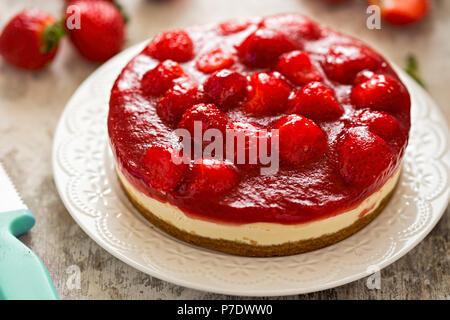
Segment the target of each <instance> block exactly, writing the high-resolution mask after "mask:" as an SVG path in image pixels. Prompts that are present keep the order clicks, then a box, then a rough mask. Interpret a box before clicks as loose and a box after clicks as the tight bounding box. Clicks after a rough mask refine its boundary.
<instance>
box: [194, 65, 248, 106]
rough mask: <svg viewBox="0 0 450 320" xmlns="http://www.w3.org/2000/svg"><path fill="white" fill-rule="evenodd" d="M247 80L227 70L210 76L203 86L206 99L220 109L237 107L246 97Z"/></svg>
mask: <svg viewBox="0 0 450 320" xmlns="http://www.w3.org/2000/svg"><path fill="white" fill-rule="evenodd" d="M247 84H248V81H247V78H246V77H244V76H243V75H241V74H240V73H238V72H235V71H230V70H227V69H224V70H220V71H218V72H216V73H214V74H213V75H211V76H210V77H209V78H208V79H207V80H206V81H205V83H204V84H203V89H204V91H205V94H206V95H207V96H208V98H209V99H210V100H211V101H212V102H214V103H216V104H217V105H218V106H219V107H221V108H222V109H228V108H231V107H235V106H237V105H239V104H240V103H241V102H242V101H243V100H244V99H245V97H246V96H247Z"/></svg>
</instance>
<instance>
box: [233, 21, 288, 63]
mask: <svg viewBox="0 0 450 320" xmlns="http://www.w3.org/2000/svg"><path fill="white" fill-rule="evenodd" d="M294 49H296V47H295V45H294V44H293V42H292V41H291V40H289V39H288V37H287V36H285V35H284V34H283V33H281V32H280V31H277V30H272V29H258V30H256V31H255V32H253V33H252V34H250V35H249V36H248V37H247V38H246V39H245V40H244V41H243V42H242V43H241V44H240V45H239V46H238V48H237V50H238V56H239V58H240V59H241V61H242V62H243V63H244V64H246V65H247V66H249V67H261V68H263V67H270V66H274V65H275V64H276V63H277V61H278V58H279V57H280V55H282V54H283V53H285V52H288V51H292V50H294Z"/></svg>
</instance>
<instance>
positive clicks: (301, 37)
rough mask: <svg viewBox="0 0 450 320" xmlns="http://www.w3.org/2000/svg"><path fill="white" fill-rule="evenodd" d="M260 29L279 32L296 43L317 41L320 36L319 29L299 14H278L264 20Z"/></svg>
mask: <svg viewBox="0 0 450 320" xmlns="http://www.w3.org/2000/svg"><path fill="white" fill-rule="evenodd" d="M260 26H261V27H264V28H268V29H274V30H279V31H281V32H283V33H284V34H286V35H287V36H288V37H289V38H290V39H292V40H295V41H296V42H297V43H303V42H304V41H305V40H317V39H319V38H320V36H321V32H320V28H319V27H318V25H317V24H316V23H314V22H312V21H311V20H310V19H308V18H307V17H305V16H302V15H300V14H290V13H288V14H278V15H274V16H270V17H267V18H264V19H263V20H262V21H261V23H260Z"/></svg>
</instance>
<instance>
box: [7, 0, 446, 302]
mask: <svg viewBox="0 0 450 320" xmlns="http://www.w3.org/2000/svg"><path fill="white" fill-rule="evenodd" d="M63 2H64V1H62V0H34V1H33V0H29V1H25V0H20V1H19V0H2V1H1V2H0V25H1V26H2V25H3V24H4V23H6V21H7V20H8V19H9V18H10V17H12V16H13V15H14V14H15V13H17V12H18V11H19V10H21V9H22V8H25V7H29V6H38V7H40V8H42V9H45V10H47V11H49V12H51V13H53V14H55V15H57V14H58V13H60V12H61V10H62V3H63ZM121 2H122V3H123V4H124V6H125V8H126V10H127V11H128V12H129V14H130V16H131V22H130V24H129V26H128V41H127V46H129V45H132V44H134V43H137V42H139V41H142V40H144V39H146V38H148V37H149V36H151V35H153V34H155V33H156V32H158V31H162V30H165V29H170V28H175V27H183V26H188V25H192V24H200V23H209V22H216V21H219V20H224V19H229V18H236V17H248V16H252V15H267V14H272V13H277V12H287V11H296V12H303V13H306V14H308V15H310V16H311V17H313V18H315V19H316V20H318V21H321V22H323V23H325V24H328V25H330V26H332V27H333V28H336V29H339V30H341V31H343V32H346V33H349V34H353V35H355V36H358V37H360V38H361V39H363V40H365V41H367V42H368V43H370V44H371V45H373V46H374V47H375V48H377V49H379V50H380V51H381V52H383V53H384V55H385V56H386V57H387V58H389V59H391V60H392V61H394V62H396V63H397V64H399V65H401V66H403V65H405V60H406V56H407V55H408V54H409V53H412V54H414V55H415V56H416V57H417V59H418V60H419V62H420V69H421V74H422V77H423V80H424V81H425V83H426V85H427V89H428V91H429V92H430V94H431V95H432V96H433V97H434V99H435V100H436V101H437V103H438V105H439V106H440V107H441V108H442V110H443V111H444V113H445V115H446V120H447V122H450V106H449V105H448V104H449V101H450V90H449V83H450V73H449V70H450V41H449V31H450V1H443V0H440V1H438V0H435V1H432V2H433V8H432V12H431V14H430V16H429V17H428V19H427V20H426V21H424V22H423V23H420V24H418V25H416V26H412V27H409V28H404V29H398V28H394V27H389V26H387V25H385V24H383V25H382V29H381V30H369V29H367V28H366V26H365V21H366V18H367V15H366V14H365V9H366V7H365V4H364V3H365V1H362V0H356V1H350V3H348V4H342V5H337V6H330V5H326V4H324V3H322V1H319V0H281V1H277V0H245V1H239V0H232V1H219V0H216V1H215V0H176V1H174V2H173V4H160V5H156V4H152V3H150V2H149V1H145V0H130V1H129V0H121ZM60 49H61V50H60V53H59V55H58V57H57V59H56V61H55V62H54V63H53V64H52V65H51V67H49V68H48V69H46V70H45V71H42V72H39V73H25V72H20V71H17V70H15V69H13V68H11V67H9V66H7V65H6V64H5V63H3V62H0V161H2V162H3V163H4V165H5V167H6V169H7V170H8V171H9V173H10V175H11V177H12V178H13V180H14V181H15V183H16V184H17V187H18V189H19V191H20V192H21V194H22V195H23V198H24V200H25V202H26V203H27V204H28V206H29V207H30V209H31V210H32V211H33V212H34V214H35V216H36V218H37V224H36V226H35V227H34V228H33V229H32V231H31V232H29V233H28V234H26V235H24V236H22V237H21V240H22V241H23V242H25V243H26V244H27V245H28V246H30V248H32V249H33V250H34V251H35V252H36V253H37V254H38V255H39V256H40V257H42V259H43V261H44V263H45V264H46V265H47V267H48V269H49V272H50V274H51V276H52V278H53V279H54V282H55V286H56V288H57V290H58V292H59V294H60V295H61V298H63V299H224V298H229V297H228V296H223V295H217V294H211V293H207V292H201V291H196V290H191V289H187V288H183V287H179V286H176V285H172V284H170V283H167V282H164V281H161V280H158V279H156V278H152V277H150V276H148V275H145V274H143V273H141V272H139V271H137V270H135V269H133V268H132V267H129V266H128V265H126V264H124V263H123V262H121V261H119V260H117V259H116V258H114V257H113V256H111V255H110V254H109V253H107V252H106V251H105V250H103V249H102V248H100V247H99V246H98V245H97V244H96V243H95V242H94V241H92V240H91V239H90V238H89V237H88V236H87V235H86V234H85V233H84V232H83V231H82V230H81V229H80V228H79V227H78V225H77V224H76V223H75V221H74V220H73V219H72V218H71V216H70V215H69V213H68V212H67V211H66V209H65V208H64V206H63V204H62V202H61V200H60V199H59V196H58V194H57V191H56V187H55V184H54V181H53V176H52V167H51V150H52V138H53V134H54V130H55V127H56V124H57V122H58V118H59V116H60V114H61V112H62V110H63V109H64V106H65V104H66V102H67V101H68V99H69V98H70V96H71V95H72V94H73V92H74V91H75V89H76V88H77V87H78V86H79V84H80V83H81V82H82V81H83V79H85V78H86V77H87V76H88V75H89V74H90V73H91V72H92V71H94V70H95V69H96V68H97V65H94V64H90V63H87V62H85V61H83V60H82V59H81V58H80V57H79V56H78V55H77V54H76V53H75V52H74V50H73V48H72V47H71V45H70V44H69V43H68V42H67V41H64V43H63V44H62V45H61V48H60ZM449 211H450V210H449V208H448V209H447V211H446V213H445V215H444V217H443V218H442V220H441V221H440V222H439V224H438V225H437V226H436V227H435V228H434V230H433V231H432V232H431V234H430V235H428V236H427V237H426V239H425V240H424V241H422V243H420V244H419V245H418V246H417V247H416V248H415V249H413V250H412V251H411V252H410V253H408V254H407V255H406V256H405V257H403V258H402V259H400V260H399V261H397V262H396V263H394V264H392V265H391V266H389V267H387V268H385V269H384V270H382V271H381V288H380V289H371V290H370V289H368V288H367V286H366V279H362V280H360V281H356V282H353V283H350V284H347V285H344V286H342V287H338V288H335V289H331V290H326V291H322V292H317V293H312V294H308V295H300V296H291V297H285V298H286V299H405V298H406V299H449V298H450V265H449V253H450V252H449V250H450V247H449V241H448V240H449V239H448V238H449V224H450V219H449ZM77 268H79V270H80V271H81V273H80V287H79V288H77V286H76V281H73V280H74V278H73V272H74V270H75V271H76V269H77ZM75 280H76V278H75Z"/></svg>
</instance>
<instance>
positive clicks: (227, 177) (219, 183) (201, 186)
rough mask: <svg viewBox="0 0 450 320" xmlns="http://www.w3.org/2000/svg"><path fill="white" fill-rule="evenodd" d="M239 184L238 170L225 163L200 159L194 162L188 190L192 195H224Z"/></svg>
mask: <svg viewBox="0 0 450 320" xmlns="http://www.w3.org/2000/svg"><path fill="white" fill-rule="evenodd" d="M238 183H239V175H238V173H237V171H236V168H235V167H234V166H233V165H232V164H230V163H228V162H225V161H222V160H216V159H205V158H202V159H199V160H197V161H195V162H194V165H193V167H192V172H191V175H190V177H189V183H188V185H187V190H188V191H189V193H191V194H201V195H206V196H217V195H222V194H224V193H226V192H228V191H230V190H231V189H233V188H234V187H235V186H236V185H237V184H238Z"/></svg>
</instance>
